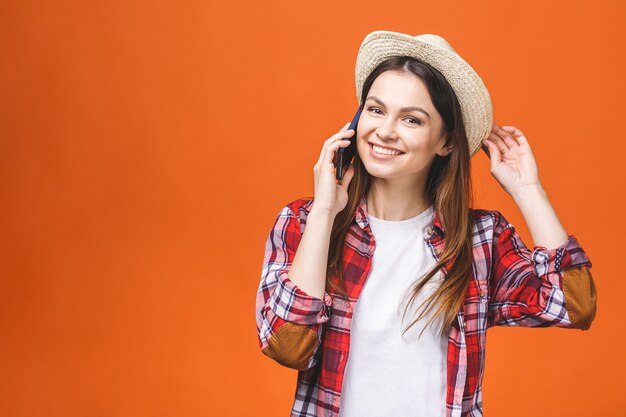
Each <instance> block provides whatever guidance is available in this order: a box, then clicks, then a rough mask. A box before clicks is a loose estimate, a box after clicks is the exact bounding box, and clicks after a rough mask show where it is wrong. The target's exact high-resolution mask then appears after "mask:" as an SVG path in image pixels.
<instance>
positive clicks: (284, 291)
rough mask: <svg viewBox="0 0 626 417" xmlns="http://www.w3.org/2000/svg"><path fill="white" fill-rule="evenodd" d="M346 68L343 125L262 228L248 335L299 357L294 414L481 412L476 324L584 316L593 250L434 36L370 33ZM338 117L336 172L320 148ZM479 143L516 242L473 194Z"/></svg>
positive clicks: (585, 319)
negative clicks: (341, 166) (514, 213)
mask: <svg viewBox="0 0 626 417" xmlns="http://www.w3.org/2000/svg"><path fill="white" fill-rule="evenodd" d="M356 80H357V97H358V98H359V103H360V104H361V105H362V106H363V111H362V114H361V116H360V119H359V123H358V127H357V129H356V132H353V131H350V130H347V127H348V125H346V126H344V127H343V128H342V129H341V130H340V131H339V132H337V133H335V134H334V135H332V136H331V137H330V138H329V139H327V140H326V141H325V142H324V144H323V146H322V150H321V153H320V157H319V160H318V162H317V164H316V165H315V167H314V177H315V196H314V198H312V199H311V198H301V199H297V200H295V201H293V202H291V203H289V204H287V205H286V206H285V207H283V209H282V210H281V211H280V213H279V215H278V218H277V219H276V221H275V223H274V226H273V228H272V230H271V232H270V234H269V237H268V239H267V244H266V247H265V258H264V262H263V269H262V276H261V282H260V285H259V288H258V293H257V300H256V323H257V331H258V337H259V344H260V347H261V350H262V352H263V353H264V354H265V355H267V356H269V357H270V358H272V359H274V360H275V361H277V362H278V363H280V364H282V365H284V366H287V367H290V368H294V369H297V370H298V371H299V372H298V381H297V387H296V393H295V400H294V403H293V407H292V412H291V415H292V417H295V416H342V417H352V416H359V417H368V416H394V417H398V416H429V417H436V416H441V417H444V416H446V417H451V416H466V415H471V416H474V417H476V416H481V415H483V414H482V388H481V383H482V377H483V372H484V364H485V342H486V331H487V329H488V328H489V327H492V326H524V327H548V326H557V327H563V328H571V329H574V328H577V329H583V330H586V329H589V327H590V325H591V322H592V321H593V319H594V318H595V312H596V289H595V285H594V282H593V278H592V276H591V273H590V270H589V268H591V262H590V260H589V258H588V257H587V255H586V254H585V252H584V250H583V249H582V248H581V246H580V245H579V243H578V241H577V240H576V238H575V236H574V235H568V234H567V233H566V231H565V230H564V228H563V226H562V225H561V223H560V222H559V219H558V217H557V215H556V213H555V212H554V210H553V208H552V206H551V205H550V202H549V201H548V198H547V196H546V193H545V192H544V190H543V189H542V186H541V183H540V181H539V176H538V171H537V166H536V164H535V159H534V157H533V154H532V152H531V148H530V145H529V142H528V140H527V139H526V137H525V136H524V134H523V133H522V132H521V131H520V130H519V129H517V128H516V127H513V126H500V125H497V124H492V117H491V115H492V112H491V109H492V108H491V101H490V98H489V94H488V92H487V89H486V88H485V86H484V84H483V82H482V80H481V79H480V77H479V76H478V74H476V72H475V71H474V70H473V69H472V68H471V67H470V66H469V65H468V64H467V62H465V61H464V60H463V59H462V58H461V57H460V56H458V54H456V52H455V51H454V49H452V47H451V46H450V45H449V44H448V43H447V42H446V41H445V40H444V39H443V38H441V37H439V36H436V35H419V36H416V37H412V36H410V35H405V34H401V33H395V32H387V31H376V32H373V33H370V34H369V35H367V37H366V38H365V40H364V41H363V43H362V45H361V48H360V50H359V55H358V57H357V67H356ZM354 133H356V142H357V153H356V155H355V157H354V161H353V164H352V165H351V166H350V167H349V168H348V170H347V172H346V174H345V176H344V178H343V180H342V181H340V182H337V181H336V180H335V170H334V165H333V163H332V161H333V156H334V154H335V152H336V151H337V149H339V147H345V146H347V145H348V144H349V141H348V140H346V139H348V138H349V137H351V136H352V135H353V134H354ZM481 148H482V150H483V151H484V152H485V154H486V155H487V156H488V157H489V158H490V161H491V162H490V164H491V173H492V175H493V176H494V177H495V178H496V180H497V181H498V182H499V183H500V185H501V186H502V187H503V188H504V190H505V191H506V192H507V193H509V194H510V195H511V196H512V197H513V198H514V200H515V202H516V203H517V204H518V206H519V208H520V210H521V212H522V214H523V216H524V219H525V220H526V222H527V224H528V227H529V229H530V232H531V234H532V237H533V240H534V243H535V246H534V248H533V250H532V251H531V250H529V249H528V248H527V247H526V246H525V245H524V243H523V242H522V241H521V239H520V237H519V235H518V234H517V232H516V230H515V227H514V226H513V225H512V224H510V223H509V222H508V221H507V220H506V219H505V217H504V216H503V215H502V214H501V213H500V212H499V211H497V210H485V209H477V208H472V191H471V181H470V159H471V157H472V156H474V155H475V154H476V153H477V152H478V151H479V150H480V149H481ZM418 312H419V314H418Z"/></svg>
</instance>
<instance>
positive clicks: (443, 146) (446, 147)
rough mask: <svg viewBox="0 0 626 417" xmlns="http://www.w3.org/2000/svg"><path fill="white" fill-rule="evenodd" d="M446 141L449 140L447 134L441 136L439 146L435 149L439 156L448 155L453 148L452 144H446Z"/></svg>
mask: <svg viewBox="0 0 626 417" xmlns="http://www.w3.org/2000/svg"><path fill="white" fill-rule="evenodd" d="M448 141H449V137H448V135H445V136H444V137H443V138H442V141H441V147H440V148H439V150H438V151H437V155H439V156H448V155H450V152H452V150H453V146H452V145H446V142H448Z"/></svg>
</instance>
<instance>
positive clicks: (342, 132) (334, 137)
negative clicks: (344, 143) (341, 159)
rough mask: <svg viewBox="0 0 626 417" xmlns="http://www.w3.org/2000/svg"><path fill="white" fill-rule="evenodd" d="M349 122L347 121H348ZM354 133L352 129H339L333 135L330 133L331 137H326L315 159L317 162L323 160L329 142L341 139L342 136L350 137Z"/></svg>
mask: <svg viewBox="0 0 626 417" xmlns="http://www.w3.org/2000/svg"><path fill="white" fill-rule="evenodd" d="M348 124H349V123H348ZM353 135H354V129H350V130H340V131H339V132H337V133H335V134H334V135H332V136H331V137H329V138H328V139H326V140H325V141H324V144H323V145H322V150H321V151H320V156H319V158H318V160H317V163H322V162H323V161H324V156H325V155H326V152H327V149H328V146H329V145H330V144H331V143H334V142H336V141H338V140H341V139H343V138H349V137H352V136H353Z"/></svg>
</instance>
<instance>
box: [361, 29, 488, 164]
mask: <svg viewBox="0 0 626 417" xmlns="http://www.w3.org/2000/svg"><path fill="white" fill-rule="evenodd" d="M399 55H408V56H412V57H415V58H418V59H421V60H422V61H424V62H426V63H428V64H430V65H431V66H432V67H434V68H435V69H436V70H438V71H439V72H440V73H441V74H442V75H443V76H444V77H445V78H446V80H448V82H449V83H450V85H451V86H452V89H453V90H454V92H455V93H456V96H457V98H458V100H459V103H460V105H461V113H462V114H463V123H464V124H465V132H466V134H467V139H468V143H469V150H470V157H472V156H474V155H475V154H476V153H477V152H478V150H479V149H480V147H481V143H482V140H483V139H485V138H486V137H487V136H489V132H491V127H492V120H493V111H492V106H491V97H490V96H489V91H487V87H485V84H484V83H483V80H482V79H481V78H480V77H479V76H478V74H477V73H476V71H474V69H473V68H472V67H471V66H470V65H469V64H468V63H467V62H466V61H465V60H464V59H463V58H461V57H460V56H459V54H457V53H456V51H455V50H454V49H453V48H452V46H450V44H449V43H448V42H447V41H446V40H445V39H444V38H442V37H441V36H438V35H432V34H423V35H417V36H411V35H406V34H404V33H398V32H389V31H384V30H378V31H374V32H371V33H370V34H368V35H367V36H366V37H365V39H364V40H363V42H362V43H361V47H360V48H359V53H358V55H357V58H356V68H355V76H356V95H357V98H358V100H359V104H362V103H361V90H362V89H363V83H364V82H365V79H366V78H367V76H368V75H369V74H370V73H371V72H372V71H373V70H374V68H376V66H377V65H378V64H380V63H381V62H382V61H384V60H385V59H387V58H389V57H392V56H399Z"/></svg>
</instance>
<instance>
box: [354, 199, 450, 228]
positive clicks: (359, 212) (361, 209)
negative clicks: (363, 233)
mask: <svg viewBox="0 0 626 417" xmlns="http://www.w3.org/2000/svg"><path fill="white" fill-rule="evenodd" d="M353 219H354V220H355V221H356V223H357V224H358V225H359V227H361V229H365V227H366V226H367V225H368V223H369V220H368V218H367V199H366V198H365V194H363V195H362V196H361V198H360V199H359V204H358V205H357V207H356V211H355V212H354V215H353ZM431 226H433V227H436V228H437V229H438V230H439V231H440V232H441V233H442V234H443V233H444V228H443V223H442V222H441V217H440V216H439V212H438V211H437V210H435V218H434V220H433V222H432V223H431Z"/></svg>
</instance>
